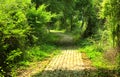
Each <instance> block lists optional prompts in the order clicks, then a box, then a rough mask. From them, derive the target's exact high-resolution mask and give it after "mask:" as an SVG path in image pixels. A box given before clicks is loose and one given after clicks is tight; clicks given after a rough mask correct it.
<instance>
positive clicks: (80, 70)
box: [18, 32, 95, 77]
mask: <svg viewBox="0 0 120 77" xmlns="http://www.w3.org/2000/svg"><path fill="white" fill-rule="evenodd" d="M56 34H57V35H58V36H60V40H59V41H58V42H57V43H58V44H60V46H59V47H60V49H61V53H60V54H58V55H56V56H54V57H52V58H50V59H47V60H45V61H41V62H37V63H36V64H32V65H31V66H32V67H30V68H29V69H27V70H25V71H23V73H22V74H21V75H19V76H18V77H90V76H89V75H88V74H90V73H89V72H91V71H94V70H95V68H93V67H92V65H91V61H90V60H89V59H88V58H87V56H86V54H85V53H80V52H78V48H79V47H77V46H75V45H74V44H73V43H74V40H73V37H72V35H69V34H64V33H60V32H57V33H56ZM33 66H34V67H33ZM86 71H87V73H86Z"/></svg>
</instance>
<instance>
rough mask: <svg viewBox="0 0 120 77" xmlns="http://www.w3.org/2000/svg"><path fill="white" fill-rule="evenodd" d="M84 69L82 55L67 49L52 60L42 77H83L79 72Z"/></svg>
mask: <svg viewBox="0 0 120 77" xmlns="http://www.w3.org/2000/svg"><path fill="white" fill-rule="evenodd" d="M83 69H84V67H83V61H82V58H81V53H80V52H78V51H77V50H75V49H65V50H62V53H61V54H60V55H57V56H55V57H54V58H53V59H52V60H51V62H50V63H49V64H48V66H47V67H46V68H45V70H44V72H43V73H42V75H41V76H40V77H81V76H80V72H79V71H81V70H83ZM78 74H79V75H78Z"/></svg>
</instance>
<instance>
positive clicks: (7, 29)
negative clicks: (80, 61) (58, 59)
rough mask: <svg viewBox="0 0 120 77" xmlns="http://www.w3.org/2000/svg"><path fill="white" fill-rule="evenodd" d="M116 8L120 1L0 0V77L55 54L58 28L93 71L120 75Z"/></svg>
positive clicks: (119, 18) (6, 76)
mask: <svg viewBox="0 0 120 77" xmlns="http://www.w3.org/2000/svg"><path fill="white" fill-rule="evenodd" d="M119 9H120V0H0V76H1V77H9V76H16V72H15V70H16V69H17V68H20V67H21V66H26V65H29V63H30V62H35V61H41V60H44V59H45V58H47V57H50V56H51V55H52V54H55V53H58V51H59V49H58V47H57V46H58V45H59V44H56V43H59V42H58V41H59V40H60V37H59V35H57V34H56V33H55V32H56V30H57V32H58V33H59V32H62V33H64V32H67V33H68V34H72V35H73V36H74V42H75V44H76V45H78V46H80V47H81V48H80V51H81V52H85V53H86V54H87V55H88V57H89V58H90V59H91V60H92V62H93V65H94V66H95V67H99V68H107V67H108V68H107V69H113V70H114V69H115V70H117V72H118V74H119V72H120V57H119V53H120V15H119V14H120V10H119ZM59 30H61V31H59ZM83 39H84V40H83ZM86 39H87V40H86ZM66 45H67V44H66ZM109 58H110V59H109ZM111 61H115V62H113V64H111ZM109 67H112V68H109ZM116 67H117V68H116Z"/></svg>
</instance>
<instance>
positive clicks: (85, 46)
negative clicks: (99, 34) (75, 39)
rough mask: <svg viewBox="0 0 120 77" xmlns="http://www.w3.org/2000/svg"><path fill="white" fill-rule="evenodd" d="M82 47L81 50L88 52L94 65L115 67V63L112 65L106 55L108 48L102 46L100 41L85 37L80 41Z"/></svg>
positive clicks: (97, 66)
mask: <svg viewBox="0 0 120 77" xmlns="http://www.w3.org/2000/svg"><path fill="white" fill-rule="evenodd" d="M80 46H81V47H80V49H79V51H80V52H82V53H86V55H87V56H88V58H89V59H90V60H91V61H92V65H93V66H94V67H96V68H108V69H113V68H114V67H113V65H110V62H108V61H107V60H106V59H105V57H104V55H105V52H106V50H105V49H106V48H105V47H103V46H101V45H100V43H99V42H97V41H94V40H91V39H84V40H81V41H80Z"/></svg>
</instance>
